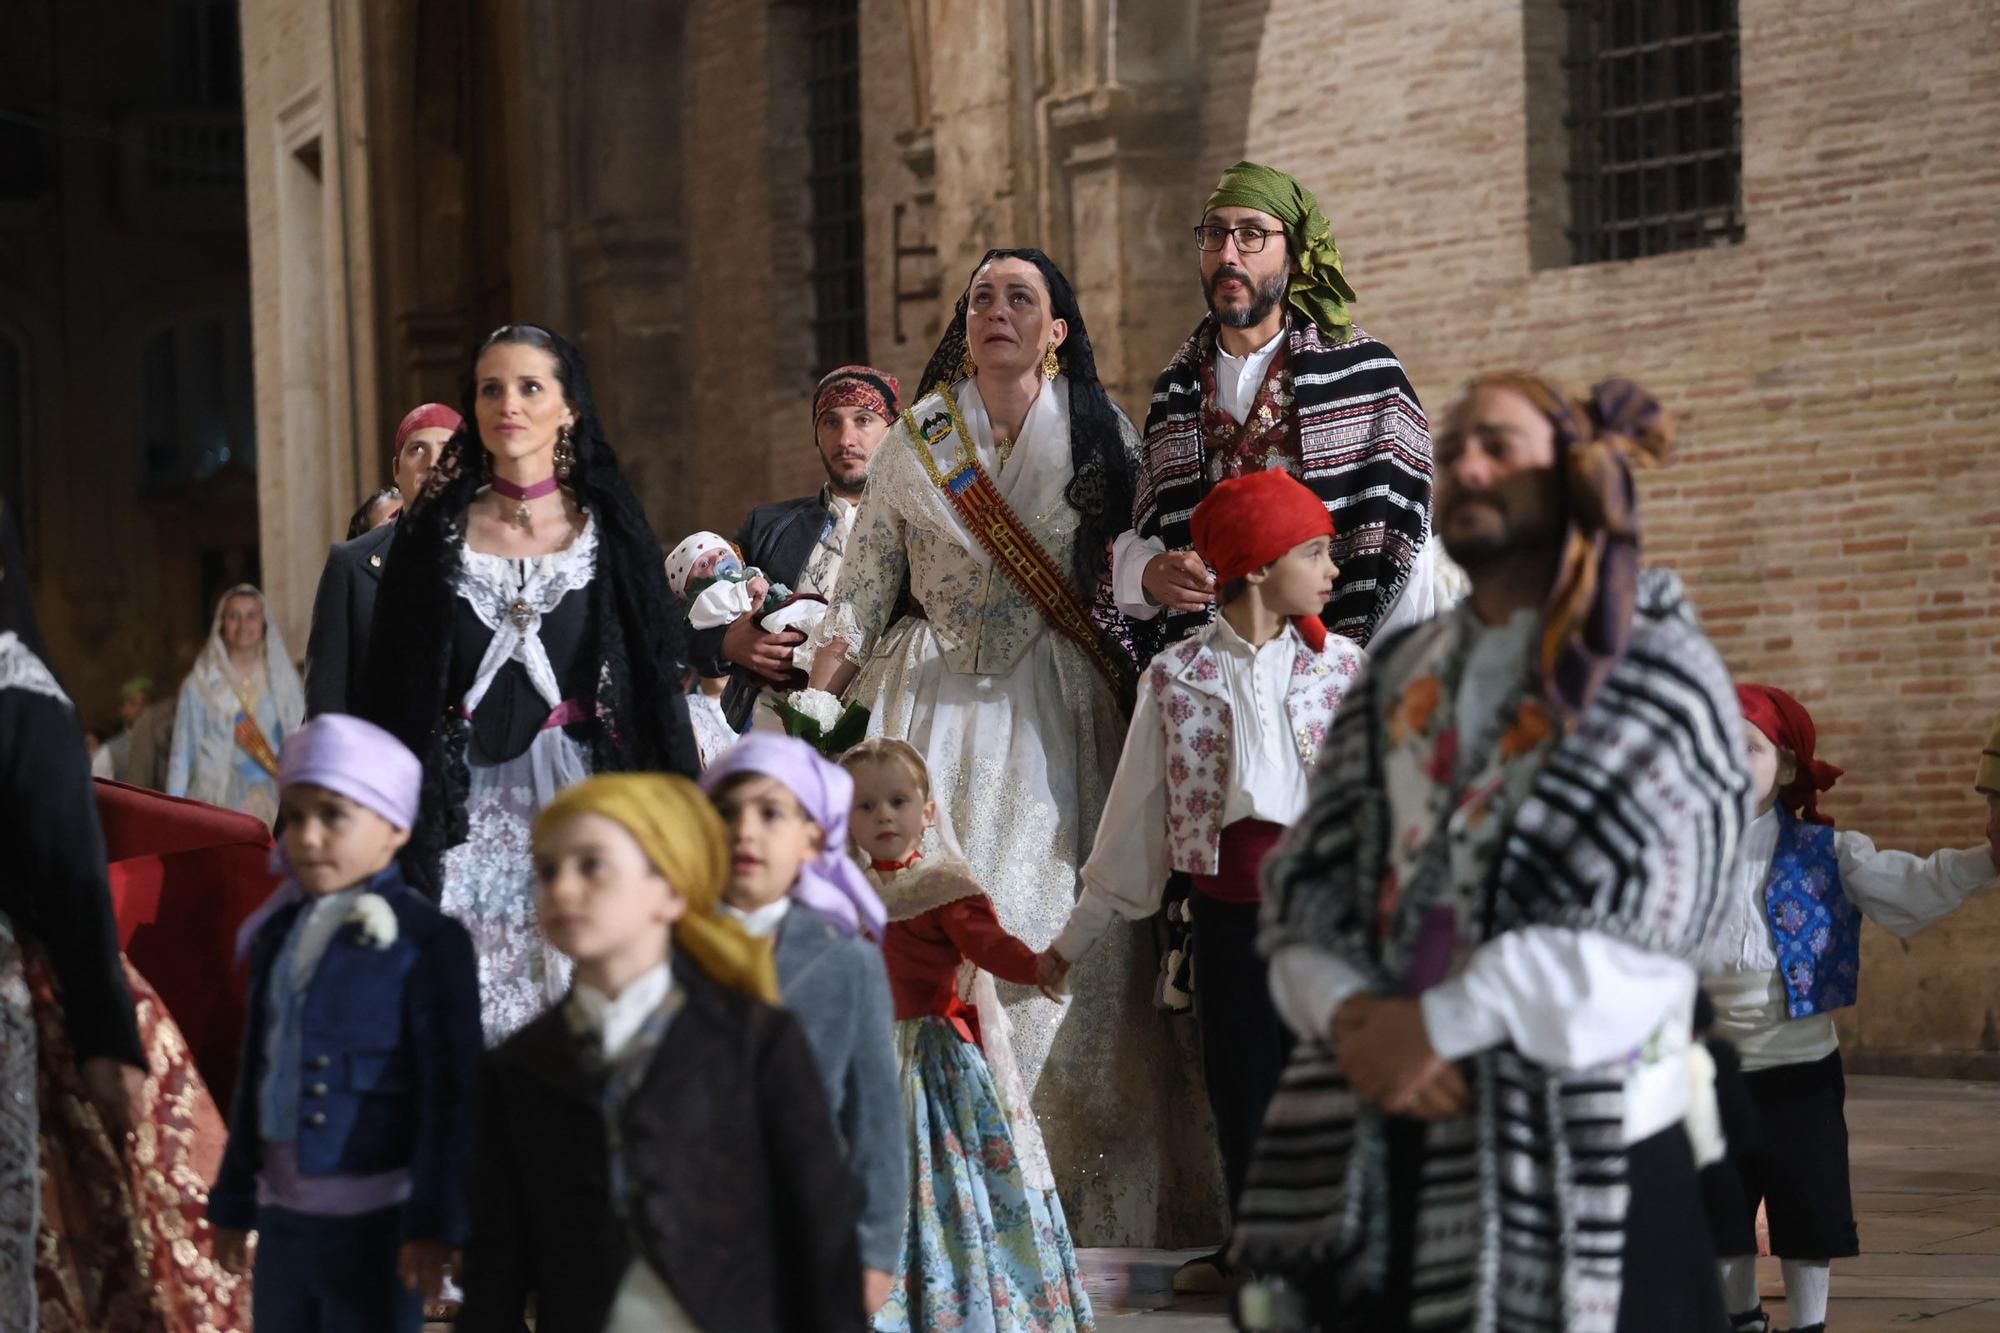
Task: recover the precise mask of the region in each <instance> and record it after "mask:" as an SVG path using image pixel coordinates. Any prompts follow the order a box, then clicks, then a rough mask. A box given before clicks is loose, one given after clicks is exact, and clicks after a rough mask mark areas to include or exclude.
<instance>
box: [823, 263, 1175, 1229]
mask: <svg viewBox="0 0 2000 1333" xmlns="http://www.w3.org/2000/svg"><path fill="white" fill-rule="evenodd" d="M1138 447H1139V442H1138V436H1137V433H1136V432H1135V431H1134V430H1133V429H1132V425H1131V423H1130V422H1129V421H1128V420H1126V418H1125V416H1124V414H1123V413H1121V412H1120V411H1119V410H1118V409H1117V407H1116V406H1114V405H1113V404H1112V402H1111V400H1110V398H1109V397H1107V396H1106V394H1105V391H1104V386H1103V385H1102V384H1101V383H1099V381H1098V378H1097V367H1096V362H1095V358H1094V356H1093V354H1092V351H1091V346H1090V338H1089V335H1088V333H1087V331H1086V330H1085V328H1084V322H1083V313H1082V311H1081V310H1079V309H1078V307H1077V302H1076V296H1075V294H1074V293H1073V292H1072V291H1071V290H1070V285H1069V282H1068V280H1067V279H1065V278H1064V277H1063V275H1062V272H1061V271H1060V270H1059V269H1057V268H1056V266H1055V265H1054V264H1053V263H1051V262H1050V261H1049V259H1048V257H1047V256H1046V255H1044V254H1042V253H1041V252H1040V251H1038V250H993V251H989V252H988V253H987V255H986V256H985V258H984V259H982V260H981V261H980V263H979V266H978V267H977V268H976V269H975V270H974V271H973V274H972V279H971V281H970V282H969V283H968V285H967V287H966V291H965V293H964V295H963V296H961V297H960V298H959V301H958V307H957V310H956V311H955V312H954V313H953V316H952V320H951V323H950V325H949V326H948V327H947V329H946V331H945V335H944V339H943V341H942V342H941V343H940V344H939V345H938V349H937V351H936V353H935V354H934V355H933V356H932V357H931V361H930V365H929V367H928V368H927V369H926V370H925V372H924V376H923V380H922V383H921V384H920V386H919V387H918V390H917V392H916V394H915V396H914V398H913V400H912V404H911V406H910V407H909V408H908V409H907V410H905V411H904V413H903V415H902V418H901V420H900V422H899V423H898V424H897V425H896V426H895V427H894V428H893V429H892V430H891V431H890V433H889V435H888V436H887V438H885V439H884V440H883V442H882V446H881V448H880V450H879V451H878V453H877V454H876V458H875V464H874V466H873V468H872V469H871V470H870V473H869V478H868V490H867V493H866V495H865V496H864V497H863V499H862V501H861V511H860V513H859V514H858V515H857V516H856V519H855V524H854V534H853V536H852V537H851V538H850V539H849V545H848V549H847V558H846V560H845V562H844V563H843V564H842V567H841V572H840V577H839V580H838V582H837V583H836V584H835V587H834V591H833V595H832V597H831V598H830V600H829V605H828V609H827V614H826V617H825V619H824V620H822V621H821V623H820V626H819V628H818V629H817V630H816V631H815V633H814V637H813V643H814V645H815V647H816V648H817V649H818V652H817V656H816V658H815V661H814V667H813V671H812V683H813V685H814V686H816V687H819V688H823V689H831V690H834V691H836V692H840V691H845V692H846V694H847V696H848V697H849V698H850V699H852V700H854V701H857V702H860V703H862V704H865V705H866V706H867V707H868V708H869V710H870V713H871V720H870V723H869V730H870V731H871V732H873V733H876V734H881V735H886V736H893V737H896V738H899V739H902V740H906V741H908V742H909V743H910V744H911V745H913V746H915V747H916V749H917V750H918V752H919V753H921V754H922V755H923V757H924V760H925V763H926V764H927V766H928V767H929V770H930V776H931V783H932V787H933V790H934V791H935V793H936V797H937V806H938V811H937V828H936V831H935V835H934V838H933V840H932V842H931V844H930V846H931V851H932V854H934V855H935V854H936V853H937V851H938V850H939V849H940V848H949V847H950V846H951V845H952V844H953V843H954V842H955V843H956V845H957V846H958V847H959V848H962V849H963V854H964V857H965V859H966V861H967V862H968V863H969V864H970V865H971V867H972V870H973V874H974V878H975V879H976V880H977V882H978V883H979V885H980V887H981V888H983V889H985V890H986V892H987V893H988V895H989V896H990V897H991V898H992V900H993V904H994V906H995V908H996V909H997V910H998V912H999V916H1000V920H1001V923H1002V924H1003V925H1004V926H1005V927H1006V928H1007V930H1008V932H1009V933H1010V934H1012V935H1014V936H1015V937H1017V938H1019V939H1023V940H1026V941H1027V942H1029V943H1030V944H1033V945H1037V946H1040V945H1045V944H1047V943H1048V941H1049V940H1050V939H1052V938H1053V937H1054V936H1055V934H1056V932H1057V931H1058V930H1060V929H1061V927H1062V925H1063V923H1064V921H1066V920H1067V919H1068V916H1069V912H1070V909H1071V907H1072V906H1073V905H1074V904H1075V901H1076V883H1077V866H1078V863H1079V862H1080V861H1081V859H1082V858H1083V857H1084V856H1085V855H1086V854H1087V853H1088V852H1089V850H1090V844H1091V839H1092V838H1093V837H1094V836H1095V834H1096V830H1097V819H1098V814H1099V812H1100V810H1101V809H1102V807H1103V803H1104V794H1105V790H1106V788H1107V787H1108V785H1109V783H1110V780H1111V774H1112V772H1113V770H1114V769H1115V768H1116V766H1117V763H1118V754H1119V750H1120V748H1121V747H1122V745H1123V743H1124V734H1125V719H1124V715H1123V712H1122V711H1121V700H1122V699H1123V698H1126V697H1129V694H1128V691H1129V688H1130V687H1129V681H1130V675H1131V666H1130V659H1129V657H1128V656H1127V655H1126V653H1125V652H1124V651H1123V649H1122V648H1120V647H1119V645H1118V644H1117V642H1116V641H1115V639H1113V638H1112V637H1110V636H1108V635H1106V634H1105V633H1104V632H1103V627H1104V622H1103V619H1102V618H1101V615H1099V614H1094V612H1095V611H1096V609H1097V608H1098V607H1100V606H1108V605H1109V604H1110V599H1109V597H1108V596H1103V597H1100V593H1101V592H1102V590H1103V587H1104V583H1105V579H1106V570H1107V566H1108V563H1109V555H1110V548H1111V543H1112V541H1113V540H1114V539H1115V538H1116V537H1117V536H1118V534H1119V532H1120V531H1122V530H1123V527H1124V524H1125V520H1126V519H1127V518H1128V517H1129V514H1130V508H1131V501H1132V477H1133V467H1134V460H1135V459H1136V456H1137V451H1138ZM1114 615H1115V613H1114ZM1111 628H1114V629H1115V628H1116V626H1115V625H1114V626H1112V627H1111ZM1151 952H1152V951H1151V945H1150V939H1149V938H1148V937H1146V936H1145V935H1143V934H1142V933H1141V928H1139V927H1132V928H1130V929H1129V930H1128V931H1124V932H1120V934H1119V937H1118V939H1117V942H1116V943H1115V944H1114V946H1113V948H1112V950H1111V952H1110V955H1109V956H1108V957H1107V958H1106V960H1105V961H1104V962H1103V963H1102V964H1096V963H1095V960H1094V966H1093V967H1092V968H1091V969H1087V970H1080V971H1079V973H1078V975H1077V978H1076V980H1077V986H1078V992H1077V998H1076V1000H1075V1003H1074V1007H1073V1009H1071V1010H1068V1011H1067V1013H1068V1016H1067V1017H1065V1015H1066V1009H1065V1006H1064V1005H1062V1004H1060V1003H1057V1002H1056V1001H1053V1000H1051V999H1048V998H1047V997H1045V996H1043V995H1041V994H1040V993H1039V992H1037V991H1035V990H1033V989H1032V988H1025V987H1019V986H1014V985H1011V984H1005V983H1003V984H1002V985H1001V987H1000V988H999V991H998V997H999V998H1000V999H1002V1000H1004V1004H1000V1005H989V1006H982V1010H984V1009H985V1008H988V1007H990V1008H992V1009H994V1011H995V1012H993V1013H991V1014H988V1013H986V1012H982V1014H981V1043H982V1045H983V1046H984V1047H985V1048H986V1054H987V1059H988V1063H989V1065H990V1066H991V1067H992V1070H993V1074H994V1079H995V1082H996V1084H997V1085H998V1087H999V1091H1000V1094H1001V1098H1002V1101H1003V1103H1004V1104H1005V1105H1006V1108H1007V1111H1008V1114H1009V1117H1010V1120H1011V1121H1012V1124H1013V1127H1014V1130H1015V1148H1016V1150H1017V1151H1018V1152H1019V1153H1020V1154H1021V1156H1022V1158H1023V1161H1024V1166H1025V1167H1026V1169H1027V1175H1028V1179H1029V1183H1030V1184H1031V1185H1036V1186H1039V1187H1043V1188H1046V1187H1047V1184H1048V1182H1050V1181H1052V1180H1053V1176H1052V1175H1051V1173H1050V1165H1049V1161H1048V1159H1047V1157H1046V1155H1045V1154H1043V1153H1042V1152H1041V1136H1040V1134H1039V1133H1037V1132H1036V1116H1035V1113H1034V1111H1031V1110H1030V1108H1029V1106H1028V1100H1029V1097H1030V1096H1031V1095H1032V1096H1033V1098H1034V1101H1035V1107H1036V1109H1038V1110H1039V1111H1040V1112H1041V1113H1042V1115H1041V1122H1042V1125H1043V1126H1044V1127H1045V1128H1047V1129H1048V1130H1049V1131H1050V1133H1051V1137H1052V1139H1053V1140H1054V1148H1055V1156H1056V1158H1057V1160H1058V1161H1059V1162H1063V1163H1068V1162H1074V1163H1075V1164H1076V1165H1077V1166H1078V1168H1079V1170H1078V1172H1077V1173H1076V1174H1072V1173H1070V1172H1069V1171H1064V1172H1063V1177H1064V1178H1063V1179H1062V1180H1061V1182H1060V1183H1061V1192H1062V1195H1063V1198H1064V1200H1065V1203H1066V1207H1067V1208H1068V1211H1069V1213H1070V1215H1071V1217H1072V1218H1075V1219H1077V1222H1078V1230H1079V1231H1080V1232H1082V1233H1084V1234H1094V1235H1097V1236H1122V1237H1126V1238H1127V1239H1124V1240H1116V1241H1108V1242H1105V1243H1123V1244H1129V1243H1152V1241H1151V1240H1150V1239H1134V1238H1151V1237H1153V1236H1154V1235H1155V1233H1156V1229H1157V1226H1158V1213H1157V1211H1156V1210H1157V1209H1158V1208H1159V1207H1160V1206H1162V1205H1163V1204H1165V1203H1167V1201H1168V1200H1167V1196H1168V1195H1169V1194H1170V1193H1172V1191H1169V1190H1167V1189H1163V1188H1161V1187H1160V1184H1159V1180H1158V1177H1159V1173H1160V1172H1161V1171H1162V1170H1163V1169H1171V1168H1170V1167H1169V1165H1168V1164H1169V1163H1171V1162H1175V1161H1182V1162H1184V1161H1188V1160H1195V1161H1199V1160H1200V1149H1199V1148H1198V1147H1196V1148H1193V1150H1192V1152H1191V1153H1177V1152H1172V1151H1170V1150H1165V1148H1164V1145H1163V1144H1162V1143H1161V1141H1160V1132H1164V1131H1163V1130H1162V1131H1160V1132H1156V1131H1155V1121H1154V1119H1153V1117H1154V1116H1155V1115H1156V1114H1157V1115H1158V1116H1159V1117H1160V1118H1161V1119H1162V1120H1164V1119H1165V1118H1166V1116H1167V1113H1168V1112H1169V1111H1170V1109H1171V1108H1170V1107H1168V1106H1166V1105H1163V1104H1162V1102H1163V1100H1164V1098H1163V1092H1164V1090H1165V1088H1166V1086H1167V1085H1166V1084H1165V1083H1164V1082H1162V1081H1161V1077H1162V1076H1161V1074H1160V1073H1159V1072H1158V1066H1160V1065H1162V1064H1164V1063H1168V1056H1167V1046H1166V1043H1165V1033H1164V1031H1163V1030H1162V1029H1161V1028H1160V1026H1159V1024H1158V1022H1157V1020H1156V1019H1155V1017H1154V1016H1153V1015H1152V1014H1151V1013H1150V1012H1149V1010H1148V1007H1147V1005H1146V1003H1145V998H1144V997H1145V994H1146V992H1147V989H1148V984H1147V978H1148V977H1149V976H1150V974H1151V971H1152V959H1151ZM981 989H982V990H983V991H984V994H985V995H986V996H988V997H994V996H995V995H996V992H995V990H994V988H993V986H992V984H991V983H990V982H985V981H982V983H981ZM1059 1026H1060V1027H1061V1028H1062V1029H1063V1032H1062V1037H1061V1039H1060V1040H1059V1039H1058V1033H1057V1029H1058V1027H1059ZM1010 1038H1011V1041H1010ZM1154 1038H1157V1039H1158V1042H1159V1044H1158V1045H1157V1047H1156V1046H1154V1045H1152V1044H1150V1043H1151V1041H1152V1040H1153V1039H1154ZM1010 1046H1011V1052H1010V1050H1009V1047H1010ZM1119 1047H1122V1048H1123V1049H1122V1051H1118V1052H1117V1053H1118V1055H1119V1061H1120V1063H1118V1065H1117V1068H1118V1071H1119V1074H1118V1076H1112V1075H1111V1074H1109V1073H1108V1072H1107V1071H1110V1070H1111V1069H1112V1068H1113V1066H1114V1060H1113V1055H1114V1051H1115V1050H1116V1048H1119ZM1154 1056H1157V1058H1153V1057H1154ZM1050 1063H1053V1064H1054V1065H1055V1066H1057V1067H1058V1068H1059V1069H1060V1071H1062V1072H1057V1073H1054V1074H1052V1076H1051V1077H1049V1078H1046V1079H1045V1078H1042V1072H1043V1069H1044V1066H1045V1064H1050ZM1174 1063H1178V1062H1174ZM1182 1072H1183V1073H1184V1072H1185V1071H1184V1070H1183V1071H1182ZM1126 1074H1133V1075H1139V1076H1141V1077H1142V1078H1143V1081H1144V1086H1143V1090H1141V1089H1140V1088H1135V1087H1130V1086H1123V1085H1121V1082H1120V1079H1121V1077H1122V1076H1124V1075H1126ZM1190 1095H1192V1094H1191V1091H1190ZM1099 1154H1103V1155H1102V1156H1100V1155H1099ZM1086 1161H1087V1162H1088V1167H1087V1168H1086V1167H1084V1163H1085V1162H1086ZM1038 1177H1039V1178H1038ZM1196 1206H1197V1207H1198V1206H1199V1205H1198V1204H1197V1205H1196Z"/></svg>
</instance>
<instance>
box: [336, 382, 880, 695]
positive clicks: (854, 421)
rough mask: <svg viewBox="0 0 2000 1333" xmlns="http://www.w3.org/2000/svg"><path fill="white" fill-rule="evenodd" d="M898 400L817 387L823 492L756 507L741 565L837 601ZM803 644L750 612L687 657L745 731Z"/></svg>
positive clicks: (858, 388) (862, 390)
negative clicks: (719, 686)
mask: <svg viewBox="0 0 2000 1333" xmlns="http://www.w3.org/2000/svg"><path fill="white" fill-rule="evenodd" d="M897 394H898V386H897V383H896V377H895V376H893V375H890V374H887V373H885V372H883V371H880V370H876V369H875V368H874V367H872V366H842V367H841V368H840V369H838V370H834V371H829V372H828V373H827V374H826V376H825V377H824V378H822V379H821V380H820V382H819V388H818V389H817V390H816V391H815V392H814V393H813V436H814V447H815V448H817V449H818V450H819V461H820V463H821V465H822V466H823V467H825V468H826V485H824V486H822V487H821V488H820V489H819V491H818V493H816V494H813V495H805V496H800V497H799V498H798V499H796V500H780V501H778V502H777V503H776V504H767V505H759V506H758V507H757V508H755V509H753V510H751V511H750V516H749V517H748V518H746V519H744V520H743V526H742V527H741V528H738V529H737V531H736V547H737V549H738V550H740V551H741V552H742V553H743V563H744V564H746V565H755V566H757V567H758V568H759V569H761V570H763V571H764V573H765V574H766V575H768V576H769V577H771V578H772V579H774V580H776V581H777V582H779V583H783V584H786V585H787V586H789V587H791V588H793V589H795V590H797V591H799V592H810V593H817V594H819V595H820V596H822V597H830V596H831V595H832V593H833V584H834V580H835V579H836V578H837V577H838V576H839V574H840V562H841V557H842V555H843V553H844V552H845V549H846V546H847V538H848V535H849V534H850V533H852V532H853V531H854V515H855V511H856V510H857V509H858V508H859V507H860V504H861V492H862V488H863V487H864V486H866V485H867V483H868V465H869V464H870V463H872V462H873V461H874V459H875V450H876V449H877V448H879V447H880V446H881V444H882V437H883V436H884V435H886V434H888V431H889V424H890V423H891V422H892V421H894V420H895V419H896V413H897V411H898V410H899V408H900V402H899V400H898V397H897ZM804 638H805V636H804V635H802V634H800V633H798V632H797V631H795V630H794V631H787V632H785V633H782V634H770V633H766V632H765V631H764V630H762V629H760V628H758V626H757V622H756V620H755V618H754V617H753V616H750V615H745V616H742V617H741V618H739V619H738V620H736V621H735V622H734V623H732V624H729V625H724V626H721V627H719V628H716V629H710V630H697V631H696V632H695V635H694V641H693V651H692V653H691V658H692V660H693V662H694V665H695V669H696V670H698V671H700V672H701V673H702V674H703V675H705V676H721V675H728V676H729V677H730V681H729V688H728V689H727V690H726V691H725V692H724V694H723V696H722V707H723V711H724V712H725V713H727V714H728V716H729V721H730V723H731V725H733V726H734V727H735V728H736V729H737V730H738V731H742V730H743V729H744V728H745V727H747V726H748V725H749V723H750V717H751V712H752V710H753V709H754V708H755V707H756V705H757V694H758V691H759V690H761V689H763V688H765V687H766V686H775V685H779V684H782V683H783V681H784V677H785V673H786V672H787V671H789V670H790V669H791V659H792V649H794V648H795V647H797V646H798V645H799V644H800V643H802V642H804ZM307 703H308V706H310V703H311V684H310V681H308V684H307Z"/></svg>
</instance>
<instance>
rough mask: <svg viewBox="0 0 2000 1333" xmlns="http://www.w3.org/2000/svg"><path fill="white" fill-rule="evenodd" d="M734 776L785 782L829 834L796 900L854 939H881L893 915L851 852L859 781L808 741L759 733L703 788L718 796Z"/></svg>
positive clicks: (712, 768)
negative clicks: (851, 816) (850, 823)
mask: <svg viewBox="0 0 2000 1333" xmlns="http://www.w3.org/2000/svg"><path fill="white" fill-rule="evenodd" d="M734 773H762V774H763V775H764V776H765V777H768V778H773V779H775V780H777V781H779V782H782V783H784V784H785V786H787V787H789V788H790V789H791V792H792V795H794V796H796V797H798V800H799V804H800V805H801V806H803V807H805V812H806V814H807V815H808V816H810V817H811V819H812V821H813V822H814V823H815V824H818V825H819V826H820V829H821V831H822V832H823V833H824V834H825V848H824V850H823V851H821V852H820V854H819V856H818V858H817V859H815V860H812V861H808V862H807V863H806V864H805V866H804V867H802V868H801V869H800V871H799V882H798V883H797V884H795V885H793V886H792V897H794V898H796V899H797V900H798V901H800V902H802V903H804V904H805V905H806V906H807V907H810V908H812V909H813V911H815V912H818V913H819V914H820V915H822V916H825V917H829V918H831V919H832V920H833V922H834V924H836V925H838V926H839V927H840V928H841V929H842V930H843V931H845V932H846V933H847V934H849V935H853V934H855V933H856V932H857V931H859V930H865V931H867V932H868V933H869V934H870V935H872V936H874V937H875V938H876V939H880V938H881V937H882V927H883V925H884V924H885V923H886V922H887V921H888V919H889V914H888V912H887V911H886V910H884V909H883V906H882V900H881V899H880V898H878V897H877V896H876V895H875V889H874V886H872V885H871V884H869V882H868V878H867V876H865V875H863V874H862V873H861V867H860V866H858V865H856V864H854V858H853V857H851V856H849V855H848V854H847V813H848V810H849V808H850V807H851V806H852V805H853V804H854V779H853V778H851V777H849V776H848V775H847V770H846V769H844V768H842V767H840V765H838V764H830V763H828V762H827V761H826V760H824V759H822V758H820V757H819V752H818V751H817V750H815V749H813V747H812V746H810V745H808V744H806V743H805V742H804V741H801V740H794V739H793V738H792V737H790V736H774V735H771V734H770V733H768V732H756V731H753V732H751V733H750V734H749V735H748V736H745V737H744V738H743V739H742V740H740V741H738V742H737V743H736V744H735V745H734V746H732V747H731V748H730V749H729V750H727V751H725V752H724V753H723V755H722V757H721V758H719V759H717V760H716V761H715V762H714V763H713V764H710V765H709V766H708V767H707V768H706V769H704V770H703V771H702V775H701V789H702V790H703V791H705V792H713V791H714V790H715V789H716V787H718V786H720V785H721V783H722V782H723V780H724V779H726V778H728V777H729V776H730V775H731V774H734Z"/></svg>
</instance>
